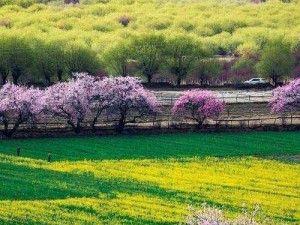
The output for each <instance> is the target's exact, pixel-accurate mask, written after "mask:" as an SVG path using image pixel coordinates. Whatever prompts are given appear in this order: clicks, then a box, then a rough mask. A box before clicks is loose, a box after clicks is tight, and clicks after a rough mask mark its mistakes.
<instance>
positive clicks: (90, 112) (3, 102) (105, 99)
mask: <svg viewBox="0 0 300 225" xmlns="http://www.w3.org/2000/svg"><path fill="white" fill-rule="evenodd" d="M158 111H159V105H158V101H157V99H156V97H155V96H154V95H153V94H152V93H151V92H149V91H147V90H146V89H144V87H143V86H142V85H141V82H140V81H139V80H138V79H136V78H132V77H125V78H104V79H97V78H95V77H92V76H89V75H87V74H76V75H75V76H74V78H73V79H72V80H70V81H68V82H62V83H57V84H55V85H52V86H50V87H49V88H47V89H46V90H43V91H42V90H39V89H33V88H28V87H24V86H17V85H13V84H6V85H4V87H3V88H2V89H0V124H2V125H3V126H4V129H3V130H2V132H3V134H4V135H6V136H11V135H12V134H13V133H14V132H15V131H16V130H17V128H18V127H19V126H20V125H21V124H22V123H25V122H26V123H28V122H32V123H35V122H36V121H38V120H39V121H41V122H43V121H45V120H49V119H51V118H56V117H58V118H63V119H65V120H66V121H67V123H68V124H69V125H70V126H71V127H72V129H73V130H74V132H75V133H79V132H80V131H81V129H82V123H83V122H84V121H85V120H87V119H88V118H92V122H91V126H92V128H93V129H94V130H96V126H95V125H96V123H97V121H98V119H99V117H100V116H101V115H102V114H103V113H104V112H105V113H106V114H108V115H110V116H113V117H115V118H118V124H117V131H118V132H120V133H121V132H122V131H123V129H124V126H125V125H126V123H127V122H128V120H127V118H128V115H130V114H132V113H138V114H139V115H140V116H144V115H149V114H156V113H158Z"/></svg>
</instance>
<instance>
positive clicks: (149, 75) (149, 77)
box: [147, 74, 152, 84]
mask: <svg viewBox="0 0 300 225" xmlns="http://www.w3.org/2000/svg"><path fill="white" fill-rule="evenodd" d="M151 80H152V74H147V82H148V84H151Z"/></svg>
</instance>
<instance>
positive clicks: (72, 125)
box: [67, 120, 81, 134]
mask: <svg viewBox="0 0 300 225" xmlns="http://www.w3.org/2000/svg"><path fill="white" fill-rule="evenodd" d="M67 123H68V124H69V125H70V126H71V127H72V129H73V131H74V132H75V134H79V133H80V131H81V127H80V121H77V124H76V125H75V124H74V123H73V122H72V121H71V120H68V121H67Z"/></svg>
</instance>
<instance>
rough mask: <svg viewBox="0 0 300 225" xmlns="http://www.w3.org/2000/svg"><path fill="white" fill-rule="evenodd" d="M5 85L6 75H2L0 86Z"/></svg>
mask: <svg viewBox="0 0 300 225" xmlns="http://www.w3.org/2000/svg"><path fill="white" fill-rule="evenodd" d="M6 83H7V75H2V84H3V85H4V84H6Z"/></svg>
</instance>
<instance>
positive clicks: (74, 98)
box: [40, 73, 95, 133]
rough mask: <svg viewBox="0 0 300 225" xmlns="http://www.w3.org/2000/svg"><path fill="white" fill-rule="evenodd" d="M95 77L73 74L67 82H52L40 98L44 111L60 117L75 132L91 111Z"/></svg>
mask: <svg viewBox="0 0 300 225" xmlns="http://www.w3.org/2000/svg"><path fill="white" fill-rule="evenodd" d="M94 81H95V78H94V77H92V76H89V75H87V74H84V73H80V74H74V78H73V79H71V80H70V81H68V82H62V83H57V84H54V85H52V86H50V87H48V88H47V89H46V91H45V93H44V96H43V97H42V98H41V99H40V101H41V104H42V105H43V106H44V112H45V113H46V114H47V115H48V116H51V117H53V116H54V117H60V118H64V119H66V120H67V123H68V124H69V125H70V126H71V127H72V128H73V130H74V131H75V132H76V133H79V132H80V130H81V124H82V123H83V121H84V120H85V118H86V117H87V115H88V114H89V113H90V112H91V106H92V99H93V91H94V86H93V83H94Z"/></svg>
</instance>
